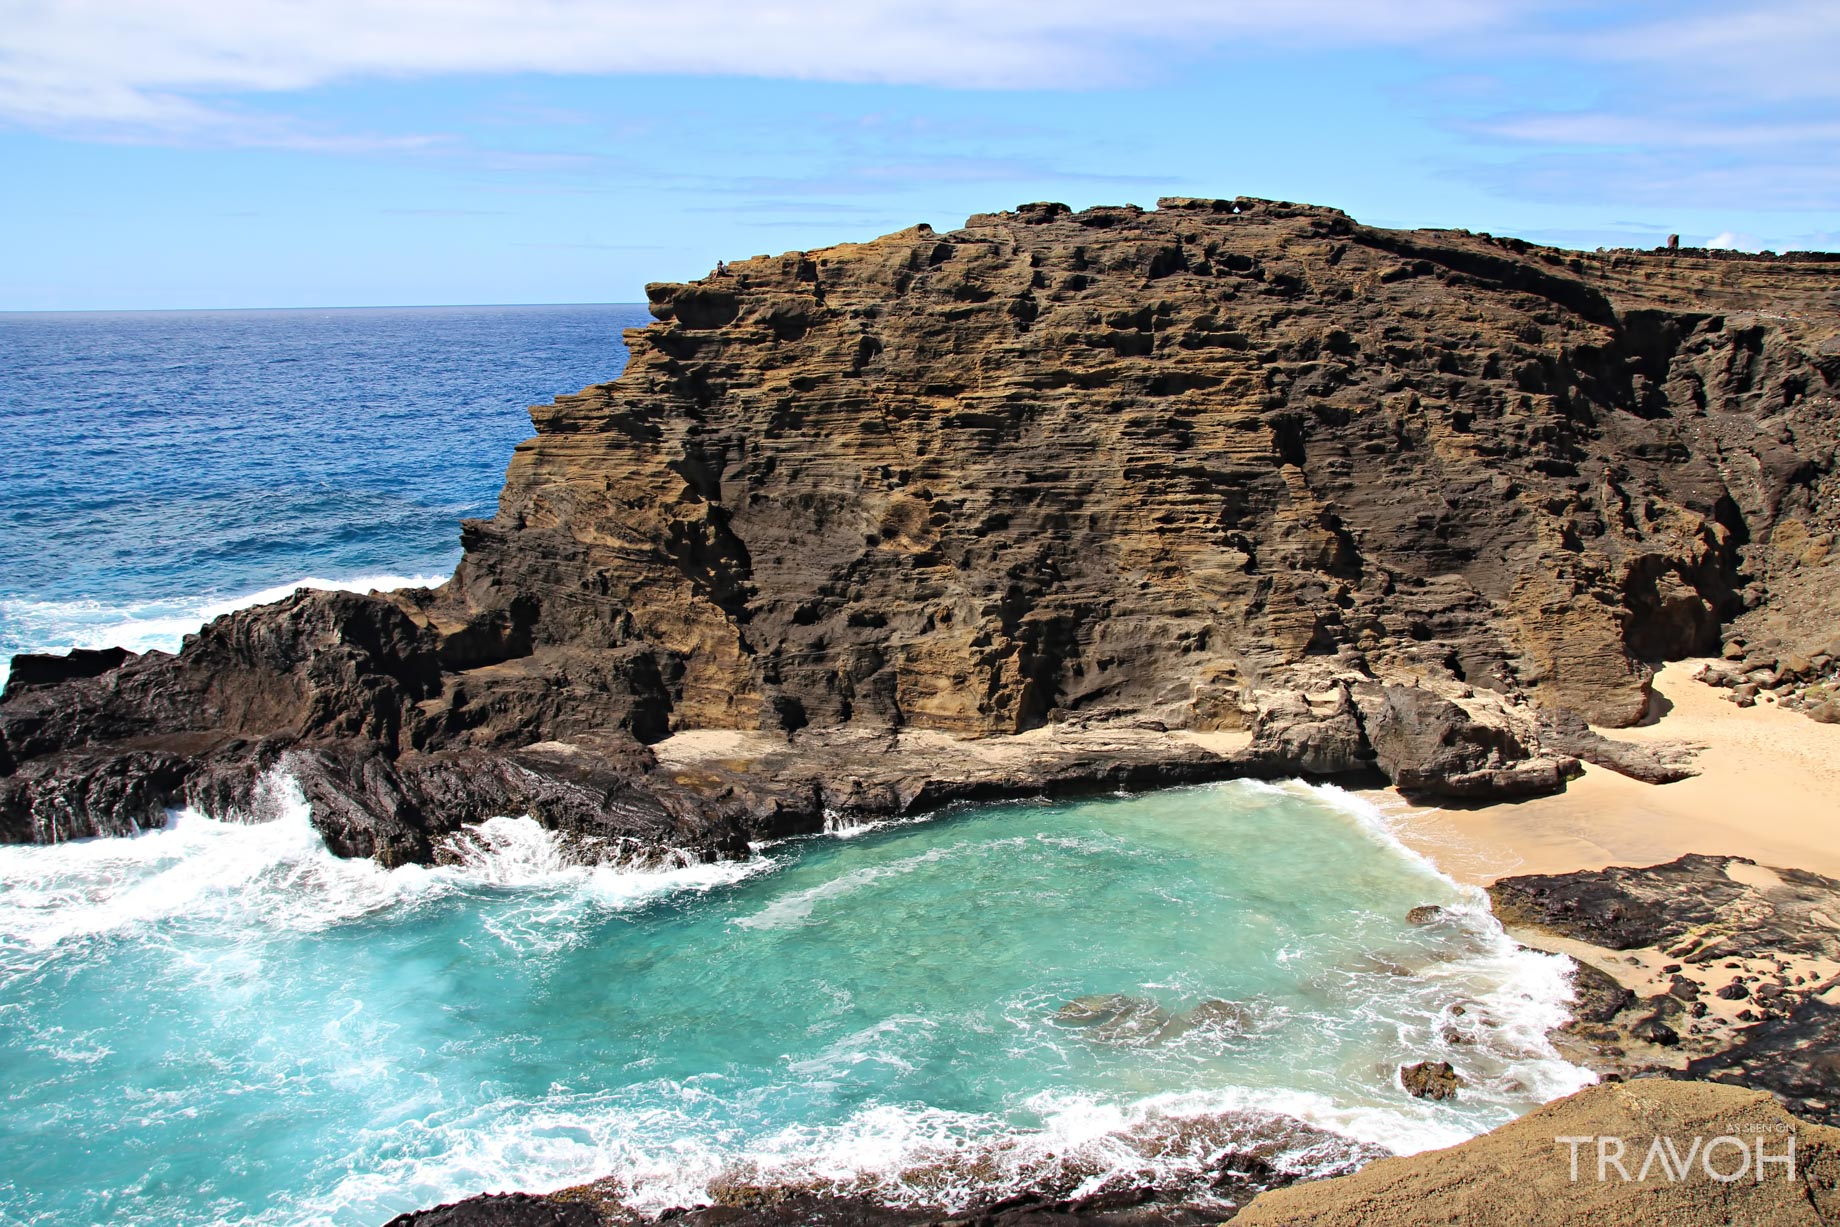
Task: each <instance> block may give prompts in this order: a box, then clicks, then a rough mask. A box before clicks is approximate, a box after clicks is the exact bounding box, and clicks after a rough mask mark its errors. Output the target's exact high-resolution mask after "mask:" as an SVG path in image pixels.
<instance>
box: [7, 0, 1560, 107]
mask: <svg viewBox="0 0 1840 1227" xmlns="http://www.w3.org/2000/svg"><path fill="white" fill-rule="evenodd" d="M1531 3H1532V0H1416V2H1407V0H1365V2H1364V0H1291V2H1284V0H1239V2H1234V0H1149V2H1148V3H1142V4H1138V5H1136V6H1134V7H1132V8H1131V9H1130V10H1129V11H1128V12H1121V11H1120V10H1119V8H1118V6H1117V5H1116V4H1115V3H1112V2H1111V0H1001V2H998V3H991V2H989V0H927V2H922V0H802V2H800V3H790V2H787V0H764V2H763V0H675V2H672V3H663V4H661V3H657V2H656V0H648V2H646V3H638V2H635V0H134V2H132V3H124V2H123V0H0V116H5V117H8V118H10V119H12V120H13V121H14V122H21V123H26V124H30V125H33V126H38V127H49V128H70V127H78V128H81V127H92V128H93V127H96V126H112V127H119V128H126V129H133V128H142V129H155V130H162V131H167V132H186V131H194V132H210V131H212V130H215V129H221V128H225V127H228V128H230V129H232V130H234V129H236V127H237V126H238V125H239V124H240V123H241V122H242V120H241V119H240V118H239V117H238V116H236V115H235V114H234V113H233V112H227V111H226V110H225V109H224V108H222V107H221V105H214V103H213V101H212V99H213V96H214V95H225V94H250V93H263V92H275V91H287V90H298V89H303V88H308V87H311V86H315V85H321V84H325V83H328V82H333V81H339V80H346V79H353V78H365V77H370V78H376V77H385V78H388V77H396V78H401V77H418V76H433V75H439V74H450V73H484V74H493V73H501V74H502V73H517V72H539V73H581V74H611V73H658V74H663V73H670V74H730V75H744V76H754V77H773V78H789V79H805V80H822V81H839V82H882V83H895V84H909V85H933V86H945V87H954V88H1041V87H1067V86H1074V87H1078V86H1083V85H1094V84H1106V83H1115V82H1119V81H1125V80H1130V79H1132V78H1133V77H1134V76H1135V75H1136V74H1138V73H1140V72H1146V71H1148V70H1149V69H1151V68H1153V67H1154V66H1155V65H1157V64H1158V63H1162V62H1166V61H1167V60H1168V59H1169V58H1170V57H1172V56H1181V55H1185V54H1191V53H1198V52H1201V51H1204V50H1205V49H1207V48H1209V47H1216V46H1219V45H1221V44H1222V43H1225V42H1230V41H1235V40H1239V41H1251V40H1258V41H1271V40H1279V41H1289V42H1298V43H1310V44H1324V43H1336V44H1344V45H1346V44H1350V43H1389V44H1395V45H1415V44H1419V43H1422V42H1423V41H1424V40H1427V39H1433V38H1437V37H1440V36H1449V35H1453V34H1458V33H1462V32H1465V31H1477V30H1482V29H1487V28H1490V27H1492V26H1497V25H1499V24H1501V23H1502V22H1503V21H1504V20H1506V19H1508V18H1509V17H1511V16H1512V15H1513V14H1514V13H1515V12H1516V11H1517V10H1519V9H1522V8H1525V7H1527V6H1528V5H1529V4H1531Z"/></svg>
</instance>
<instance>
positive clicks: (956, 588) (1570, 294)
mask: <svg viewBox="0 0 1840 1227" xmlns="http://www.w3.org/2000/svg"><path fill="white" fill-rule="evenodd" d="M1837 290H1840V262H1836V261H1834V260H1832V259H1826V258H1821V257H1816V256H1802V257H1792V258H1775V259H1739V258H1718V259H1714V258H1711V257H1709V256H1705V255H1694V254H1689V253H1673V254H1664V253H1655V254H1636V253H1627V252H1618V253H1599V254H1595V255H1592V254H1582V253H1568V252H1560V251H1555V250H1551V249H1545V248H1538V247H1533V246H1530V245H1528V244H1526V243H1522V242H1518V241H1515V240H1506V239H1495V238H1491V237H1488V236H1486V235H1473V234H1468V233H1465V232H1446V231H1414V232H1401V231H1387V230H1379V229H1374V228H1371V227H1366V226H1362V225H1359V224H1357V223H1356V222H1354V221H1353V220H1351V219H1350V218H1348V217H1347V216H1346V215H1344V214H1342V213H1340V212H1338V211H1336V210H1333V209H1324V208H1313V207H1308V206H1301V205H1291V204H1284V203H1281V202H1274V201H1263V200H1251V199H1241V200H1234V201H1226V200H1165V201H1162V202H1160V207H1159V208H1158V209H1156V210H1154V211H1145V210H1141V209H1137V208H1134V207H1124V208H1095V209H1088V210H1086V211H1084V212H1079V213H1074V212H1071V211H1069V210H1068V209H1066V208H1065V207H1064V206H1059V205H1045V204H1044V205H1028V206H1023V207H1022V208H1019V209H1018V210H1016V211H1015V212H1012V213H998V214H983V215H978V216H975V217H973V218H971V219H970V221H969V222H968V223H967V224H966V226H965V227H964V228H963V229H961V230H957V231H954V232H951V233H948V234H936V233H934V232H933V231H932V230H930V229H928V228H927V227H924V226H921V227H915V228H913V229H910V230H907V231H902V232H900V233H898V234H893V235H889V236H887V237H885V238H882V239H878V240H875V241H873V242H869V243H864V244H857V245H849V246H842V247H834V248H829V249H825V250H821V251H813V252H794V253H789V254H787V255H784V256H778V257H758V258H755V259H752V260H745V261H739V262H736V263H734V264H732V265H730V266H729V268H728V272H727V273H726V274H725V275H720V276H710V277H706V278H704V279H702V280H701V281H698V282H694V283H688V284H659V285H653V286H650V287H648V288H647V293H648V297H649V298H650V301H651V305H652V311H653V314H654V315H655V317H656V318H657V321H658V322H657V323H655V324H653V325H652V326H650V327H648V328H645V329H639V330H633V331H631V332H629V333H628V335H627V341H628V345H629V347H630V350H631V359H630V362H629V364H628V366H627V368H626V370H625V372H624V373H623V374H622V375H621V376H620V378H619V379H618V380H616V381H614V382H613V383H610V384H605V385H600V386H597V387H593V388H589V389H587V390H586V391H584V392H582V393H580V394H578V395H574V396H565V397H561V398H558V399H557V400H556V401H555V402H554V403H553V404H550V405H545V406H539V407H536V408H534V409H533V410H532V419H533V421H534V423H535V425H536V430H537V433H536V437H535V438H533V439H531V440H529V441H527V442H525V443H523V444H520V445H519V447H518V448H517V451H516V454H515V455H514V457H513V458H512V461H511V464H510V469H509V472H508V473H507V476H506V482H505V488H504V492H503V495H502V497H501V500H500V505H499V510H498V514H497V515H496V516H495V517H494V518H492V519H491V520H486V521H472V522H468V523H467V524H466V525H465V526H464V528H463V541H464V544H465V549H466V552H465V558H464V561H463V562H462V563H461V565H460V567H459V570H458V571H457V573H456V574H455V576H454V578H453V579H452V581H451V582H449V583H448V584H446V585H444V586H443V587H441V588H439V589H434V590H418V591H407V592H399V593H394V594H381V595H374V596H371V597H356V596H349V595H322V594H310V595H297V596H296V597H294V598H291V599H290V600H288V601H285V602H282V603H280V604H278V605H275V606H270V607H267V608H264V609H258V610H250V611H245V612H243V613H239V614H234V615H230V616H228V617H226V618H224V619H221V620H220V621H219V622H217V623H216V624H214V625H213V626H211V627H210V628H208V629H207V630H206V631H204V632H203V633H202V634H201V635H199V636H197V637H196V638H194V639H192V640H191V641H189V642H188V644H187V646H186V648H185V650H184V651H183V652H182V653H181V654H180V655H179V656H178V657H177V658H176V659H175V658H169V657H166V656H162V655H158V654H150V655H148V656H144V657H140V658H135V659H130V660H127V661H125V662H123V663H121V664H119V665H118V666H116V667H113V668H110V667H108V665H109V662H108V661H106V660H101V659H95V658H85V659H83V660H78V661H72V662H67V663H62V664H61V663H59V662H58V661H55V660H50V661H47V660H42V659H39V660H33V661H30V662H27V663H26V665H25V666H23V667H20V668H18V669H16V671H15V683H14V685H13V687H12V688H11V689H10V691H9V693H8V695H7V697H6V699H5V701H4V702H3V703H0V837H4V838H8V839H43V838H54V837H62V836H67V835H72V834H84V833H91V832H97V831H108V830H113V829H119V827H120V826H121V824H122V822H123V817H122V815H128V816H130V817H132V818H133V819H135V820H137V821H138V820H140V819H141V818H142V817H143V816H151V815H153V814H155V813H156V812H157V810H158V808H159V807H160V806H161V805H163V804H167V803H170V802H171V801H172V800H173V799H174V798H176V797H180V796H190V797H194V798H196V797H198V796H200V795H206V796H209V795H219V796H222V795H223V794H224V792H225V789H226V788H231V791H234V788H232V786H231V785H230V784H226V783H225V782H224V781H226V780H233V779H234V777H235V773H236V771H237V770H238V768H239V765H248V764H252V763H254V764H261V763H272V762H274V761H276V760H277V759H278V757H279V756H281V755H283V754H287V753H293V754H295V758H294V759H293V760H292V763H293V765H294V767H296V768H297V769H298V770H304V771H306V772H307V774H308V775H310V776H312V777H313V779H314V780H315V781H316V783H315V784H314V785H313V786H314V787H316V788H318V789H319V790H320V791H321V793H322V794H323V795H325V796H327V797H331V796H333V795H335V794H338V795H343V796H345V797H346V798H347V799H348V800H349V801H350V804H349V805H346V806H345V807H344V809H345V810H346V811H347V815H346V817H345V818H342V819H340V822H341V823H342V824H343V825H342V828H341V829H342V830H343V832H344V833H343V834H339V835H338V837H337V838H338V841H339V842H340V846H343V847H346V848H349V849H351V850H353V851H366V850H372V851H378V852H380V853H382V854H384V855H386V859H387V858H390V857H398V856H401V857H410V858H417V857H421V856H423V855H425V850H426V846H427V843H428V828H430V826H431V824H432V825H433V826H439V824H440V823H441V822H444V821H448V819H443V818H437V817H433V816H432V815H434V814H436V813H437V812H439V813H447V814H461V815H465V814H471V813H476V812H480V811H481V810H482V809H483V810H486V811H490V810H492V809H494V808H497V807H502V806H520V805H521V806H526V807H527V808H531V809H532V810H534V811H536V812H538V813H539V814H540V815H542V814H546V813H549V812H551V811H553V812H555V813H556V814H558V815H567V816H564V817H557V818H556V819H555V821H556V822H557V823H559V824H569V825H571V829H576V828H580V829H583V830H584V831H586V832H587V833H596V832H597V831H600V830H601V828H603V827H605V828H606V830H607V832H608V833H612V834H617V835H620V836H622V837H626V836H629V835H633V834H634V833H635V832H637V833H639V834H643V833H644V832H648V831H649V832H650V833H651V835H652V836H654V837H656V839H657V840H658V841H659V842H661V843H667V842H673V841H677V842H679V843H682V842H683V841H689V842H690V843H691V844H693V845H694V846H696V847H698V848H701V849H703V850H705V851H709V852H711V853H712V854H713V853H715V852H719V851H720V850H721V849H722V848H724V847H732V846H734V845H735V843H736V841H737V840H738V839H739V838H740V836H741V827H742V826H743V825H746V822H753V823H754V824H755V825H756V826H760V825H761V824H762V823H765V824H766V825H769V826H770V825H773V824H775V823H777V824H779V825H780V826H782V827H792V828H796V827H799V826H801V824H803V825H806V826H809V825H810V824H813V823H815V822H816V821H818V820H819V812H820V811H821V809H822V805H823V803H824V801H825V799H824V798H823V797H819V798H818V799H817V801H816V802H813V801H811V799H810V796H811V795H810V794H809V793H801V795H802V796H805V797H806V798H807V799H806V800H803V801H800V800H788V798H787V789H786V788H785V787H783V786H782V784H783V781H781V780H780V779H779V778H778V777H772V778H766V777H760V776H758V775H756V776H755V777H752V782H751V783H749V784H748V785H747V786H746V787H743V788H742V789H740V793H742V794H748V795H755V794H761V795H764V794H772V797H773V799H772V800H771V801H770V802H768V803H767V804H768V807H769V810H770V813H769V815H768V817H766V818H762V817H761V816H760V814H759V813H758V812H755V813H753V815H752V816H751V817H746V818H745V821H743V819H742V818H738V817H737V814H738V813H739V811H740V810H745V809H747V808H748V805H749V804H751V803H749V802H746V801H745V800H744V801H741V802H735V801H734V794H728V795H714V796H712V795H711V794H710V793H709V792H708V791H707V790H706V789H704V788H703V787H702V785H701V784H700V783H698V781H696V780H688V781H686V780H680V779H679V778H677V777H676V776H674V775H673V774H672V773H670V772H669V771H664V770H661V769H660V768H659V766H658V764H657V762H656V760H655V759H653V758H651V757H650V756H649V755H648V753H647V752H646V751H645V749H644V747H645V746H646V745H649V744H652V743H655V742H657V741H659V740H660V739H662V738H665V737H667V736H668V735H670V734H672V733H676V732H681V731H684V730H708V729H727V730H745V731H764V732H767V733H772V734H776V735H788V736H792V737H794V738H795V739H800V743H801V744H807V745H810V746H813V747H823V746H837V745H849V746H855V747H857V748H858V749H860V748H861V747H863V746H865V745H867V744H869V743H870V742H872V741H873V740H874V739H873V738H867V739H865V738H863V737H861V736H860V734H863V733H865V732H886V731H889V730H921V731H931V732H937V733H940V734H944V735H947V736H950V737H955V738H988V737H993V736H1002V735H1013V734H1017V733H1020V732H1024V731H1026V730H1031V729H1038V728H1041V727H1044V726H1051V725H1059V724H1066V723H1070V722H1071V723H1075V724H1080V725H1085V726H1089V727H1105V726H1118V725H1121V724H1123V725H1136V726H1138V727H1140V728H1155V727H1161V728H1167V729H1185V730H1196V731H1223V732H1228V733H1231V732H1235V731H1237V732H1240V733H1241V734H1242V735H1243V736H1244V737H1245V738H1247V739H1248V744H1247V745H1245V746H1244V747H1243V748H1241V749H1239V750H1236V751H1233V752H1230V753H1223V754H1219V755H1216V756H1215V758H1216V760H1217V761H1214V762H1212V763H1211V764H1209V765H1208V766H1207V768H1206V770H1208V771H1212V772H1214V773H1217V774H1230V773H1233V772H1240V771H1264V772H1288V773H1307V774H1328V773H1337V772H1344V771H1350V770H1378V771H1379V772H1381V773H1383V774H1385V775H1386V776H1387V777H1388V778H1390V779H1392V780H1393V781H1394V782H1396V783H1398V784H1399V785H1401V786H1402V787H1403V788H1406V789H1408V790H1412V791H1416V792H1421V793H1425V794H1430V795H1447V796H1469V797H1491V796H1501V795H1511V794H1513V793H1517V792H1519V793H1524V792H1533V791H1543V790H1551V789H1554V788H1557V787H1561V786H1562V784H1563V780H1564V778H1565V776H1566V773H1567V772H1568V770H1569V769H1570V768H1571V766H1572V765H1573V762H1574V759H1573V758H1572V757H1571V756H1572V755H1573V754H1587V753H1595V754H1599V755H1601V756H1603V757H1604V758H1605V759H1606V760H1607V761H1610V762H1611V765H1617V763H1619V762H1620V763H1622V766H1619V767H1618V769H1628V770H1632V771H1634V772H1635V773H1637V774H1648V775H1651V776H1653V777H1655V778H1661V777H1664V776H1667V775H1669V774H1670V773H1674V772H1675V771H1676V769H1677V767H1678V765H1677V764H1673V763H1651V762H1647V761H1641V762H1635V761H1633V760H1628V759H1627V758H1626V756H1622V755H1620V754H1617V753H1612V752H1605V751H1604V749H1603V747H1602V746H1601V745H1599V744H1598V743H1596V742H1592V741H1591V740H1590V739H1589V738H1588V737H1582V736H1581V735H1580V734H1579V732H1578V729H1579V727H1580V722H1581V720H1589V721H1591V722H1593V723H1596V724H1600V725H1603V724H1608V725H1617V724H1624V723H1628V722H1631V721H1634V720H1636V719H1638V718H1639V717H1640V716H1641V714H1642V712H1643V710H1644V705H1645V702H1646V699H1647V680H1648V676H1649V669H1648V663H1647V662H1650V661H1653V660H1656V659H1661V658H1667V657H1674V656H1679V655H1683V654H1689V653H1702V652H1716V651H1718V650H1719V648H1720V645H1721V642H1722V639H1721V636H1722V634H1723V633H1724V632H1726V631H1728V630H1729V629H1730V627H1731V626H1732V624H1733V620H1734V619H1736V620H1740V621H1741V622H1743V625H1744V627H1745V634H1746V636H1748V640H1749V641H1751V642H1755V643H1762V642H1765V641H1768V640H1771V639H1775V640H1779V641H1781V640H1783V637H1784V636H1785V635H1789V634H1790V633H1791V630H1793V633H1794V634H1798V635H1804V634H1805V635H1806V636H1807V637H1809V638H1810V640H1811V642H1812V641H1813V640H1815V639H1819V640H1820V641H1821V642H1822V643H1825V641H1826V640H1827V639H1829V638H1832V637H1833V632H1834V631H1835V630H1840V619H1836V617H1835V613H1836V608H1837V607H1840V595H1837V592H1840V587H1837V586H1836V585H1834V584H1833V583H1832V582H1830V580H1829V575H1830V572H1829V571H1828V569H1827V568H1828V556H1827V554H1826V544H1830V543H1831V540H1832V531H1833V528H1834V524H1833V520H1834V516H1835V512H1834V502H1833V499H1832V498H1831V495H1832V492H1833V484H1834V481H1835V477H1834V463H1833V461H1834V456H1833V446H1834V439H1835V429H1834V426H1835V417H1836V407H1835V387H1836V383H1837V382H1840V339H1837V338H1836V331H1835V326H1836V321H1837V320H1840V310H1837V309H1836V306H1835V302H1836V291H1837ZM1795 647H1796V645H1794V644H1786V646H1785V648H1784V650H1785V651H1788V650H1790V649H1792V648H1795ZM308 751H310V752H311V754H312V755H315V756H317V757H316V758H312V759H309V758H305V757H302V755H303V754H305V753H306V752H308ZM942 753H943V751H942ZM976 757H977V756H976V754H975V753H974V752H973V751H970V750H966V751H963V752H962V753H958V754H956V755H952V754H948V755H946V758H945V759H944V760H941V762H940V765H939V769H940V770H941V771H943V772H945V773H946V774H953V773H957V774H958V775H964V774H965V773H964V771H963V770H962V767H963V765H964V763H965V762H967V761H971V760H974V759H975V758H976ZM856 768H857V770H858V771H860V772H862V773H864V774H866V776H868V777H870V778H869V780H868V785H869V786H867V787H865V788H864V789H863V790H861V791H862V792H863V794H864V795H870V794H873V795H875V796H878V797H882V798H883V799H884V800H883V801H881V802H875V803H874V804H883V803H886V799H887V798H889V797H895V796H898V795H899V794H901V793H902V792H903V791H905V792H908V793H911V794H912V795H914V796H920V795H923V794H925V792H926V790H925V789H924V788H922V789H918V790H915V789H912V788H905V787H893V786H892V784H891V780H892V779H893V778H894V777H896V776H899V777H900V778H902V779H906V778H907V776H908V775H911V774H912V773H911V772H905V769H903V772H905V774H903V772H896V771H894V770H893V769H891V768H887V767H874V766H867V765H864V764H863V763H860V762H859V763H857V764H856ZM929 769H930V768H925V767H924V766H923V771H924V770H929ZM1184 770H1187V771H1190V773H1191V774H1193V772H1194V771H1195V770H1199V769H1198V768H1195V767H1193V765H1192V764H1191V765H1190V766H1188V767H1185V768H1184ZM1036 774H1037V773H1035V772H1034V771H1032V770H1031V769H1027V768H1024V769H1018V770H1016V771H1013V772H1011V773H1010V775H1009V777H1008V778H1007V783H1006V784H1005V786H1006V787H1013V788H1018V789H1026V788H1027V787H1028V786H1029V785H1030V783H1031V782H1032V781H1033V780H1034V779H1035V776H1036ZM584 780H585V781H587V783H584ZM730 783H731V784H732V783H733V781H732V780H731V781H730ZM724 787H728V786H727V785H725V786H724ZM763 790H764V792H763ZM795 791H796V790H795ZM558 792H561V793H565V794H567V796H568V797H569V798H572V799H571V800H568V801H566V802H554V803H550V802H546V801H545V800H544V799H545V798H548V797H552V796H553V795H555V794H557V793H558ZM596 796H599V797H602V798H604V799H605V800H606V805H605V806H602V809H603V810H604V811H605V812H606V814H608V815H609V816H608V817H607V818H606V820H605V822H603V821H602V820H601V819H599V818H595V817H593V811H594V809H595V805H596V804H597V802H596V801H595V797H596ZM224 799H226V800H228V801H235V800H237V798H236V797H234V796H230V797H225V798H224ZM731 802H732V804H731ZM546 805H547V806H548V808H546ZM725 807H727V808H725ZM737 807H738V808H737ZM331 808H334V809H337V808H339V807H338V806H336V805H334V806H331ZM365 815H371V816H372V818H374V822H371V825H372V826H374V827H375V828H376V829H375V830H371V831H367V829H366V823H367V822H368V821H371V819H367V818H365ZM546 820H547V819H546Z"/></svg>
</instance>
